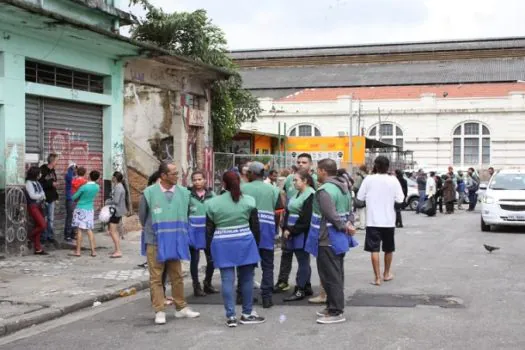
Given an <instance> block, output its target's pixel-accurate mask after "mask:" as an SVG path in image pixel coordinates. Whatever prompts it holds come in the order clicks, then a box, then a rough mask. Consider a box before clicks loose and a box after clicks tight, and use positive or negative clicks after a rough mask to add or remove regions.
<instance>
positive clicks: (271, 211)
mask: <svg viewBox="0 0 525 350" xmlns="http://www.w3.org/2000/svg"><path fill="white" fill-rule="evenodd" d="M241 191H242V193H243V194H246V195H249V196H251V197H253V198H254V199H255V205H256V208H257V212H258V215H259V226H260V228H261V241H260V243H259V248H261V249H270V250H273V247H274V240H275V234H276V228H275V207H276V204H277V199H278V198H279V189H278V188H277V187H275V186H272V185H270V184H267V183H264V182H262V181H260V180H255V181H252V182H250V183H247V184H244V185H242V186H241Z"/></svg>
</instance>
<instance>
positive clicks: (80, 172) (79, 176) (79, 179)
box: [71, 166, 88, 194]
mask: <svg viewBox="0 0 525 350" xmlns="http://www.w3.org/2000/svg"><path fill="white" fill-rule="evenodd" d="M86 172H87V171H86V168H84V167H82V166H80V167H78V168H77V171H76V176H75V177H74V178H73V180H72V181H71V193H72V194H75V193H77V191H78V189H79V188H80V187H82V186H83V185H85V184H86V183H87V182H88V180H87V179H86Z"/></svg>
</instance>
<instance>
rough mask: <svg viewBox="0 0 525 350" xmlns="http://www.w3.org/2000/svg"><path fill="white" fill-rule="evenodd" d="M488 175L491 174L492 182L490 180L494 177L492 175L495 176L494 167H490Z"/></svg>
mask: <svg viewBox="0 0 525 350" xmlns="http://www.w3.org/2000/svg"><path fill="white" fill-rule="evenodd" d="M488 173H489V180H490V178H491V177H492V175H494V168H493V167H489V169H488Z"/></svg>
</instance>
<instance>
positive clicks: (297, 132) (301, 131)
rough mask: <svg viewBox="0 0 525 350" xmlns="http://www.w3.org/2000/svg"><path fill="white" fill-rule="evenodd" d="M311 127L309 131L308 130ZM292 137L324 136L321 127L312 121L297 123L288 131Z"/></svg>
mask: <svg viewBox="0 0 525 350" xmlns="http://www.w3.org/2000/svg"><path fill="white" fill-rule="evenodd" d="M308 128H309V132H306V130H307V129H308ZM288 136H290V137H319V136H322V134H321V129H319V127H318V126H317V125H315V124H311V123H300V124H295V125H294V126H292V127H291V128H290V130H289V131H288Z"/></svg>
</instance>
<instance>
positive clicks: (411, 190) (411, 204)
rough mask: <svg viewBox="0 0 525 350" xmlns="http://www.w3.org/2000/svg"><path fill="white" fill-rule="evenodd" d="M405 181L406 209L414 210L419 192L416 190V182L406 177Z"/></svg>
mask: <svg viewBox="0 0 525 350" xmlns="http://www.w3.org/2000/svg"><path fill="white" fill-rule="evenodd" d="M405 180H407V188H408V191H407V199H406V204H407V206H406V209H407V210H416V208H417V203H418V202H419V192H418V190H417V182H415V181H414V180H412V179H409V178H408V177H405Z"/></svg>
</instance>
